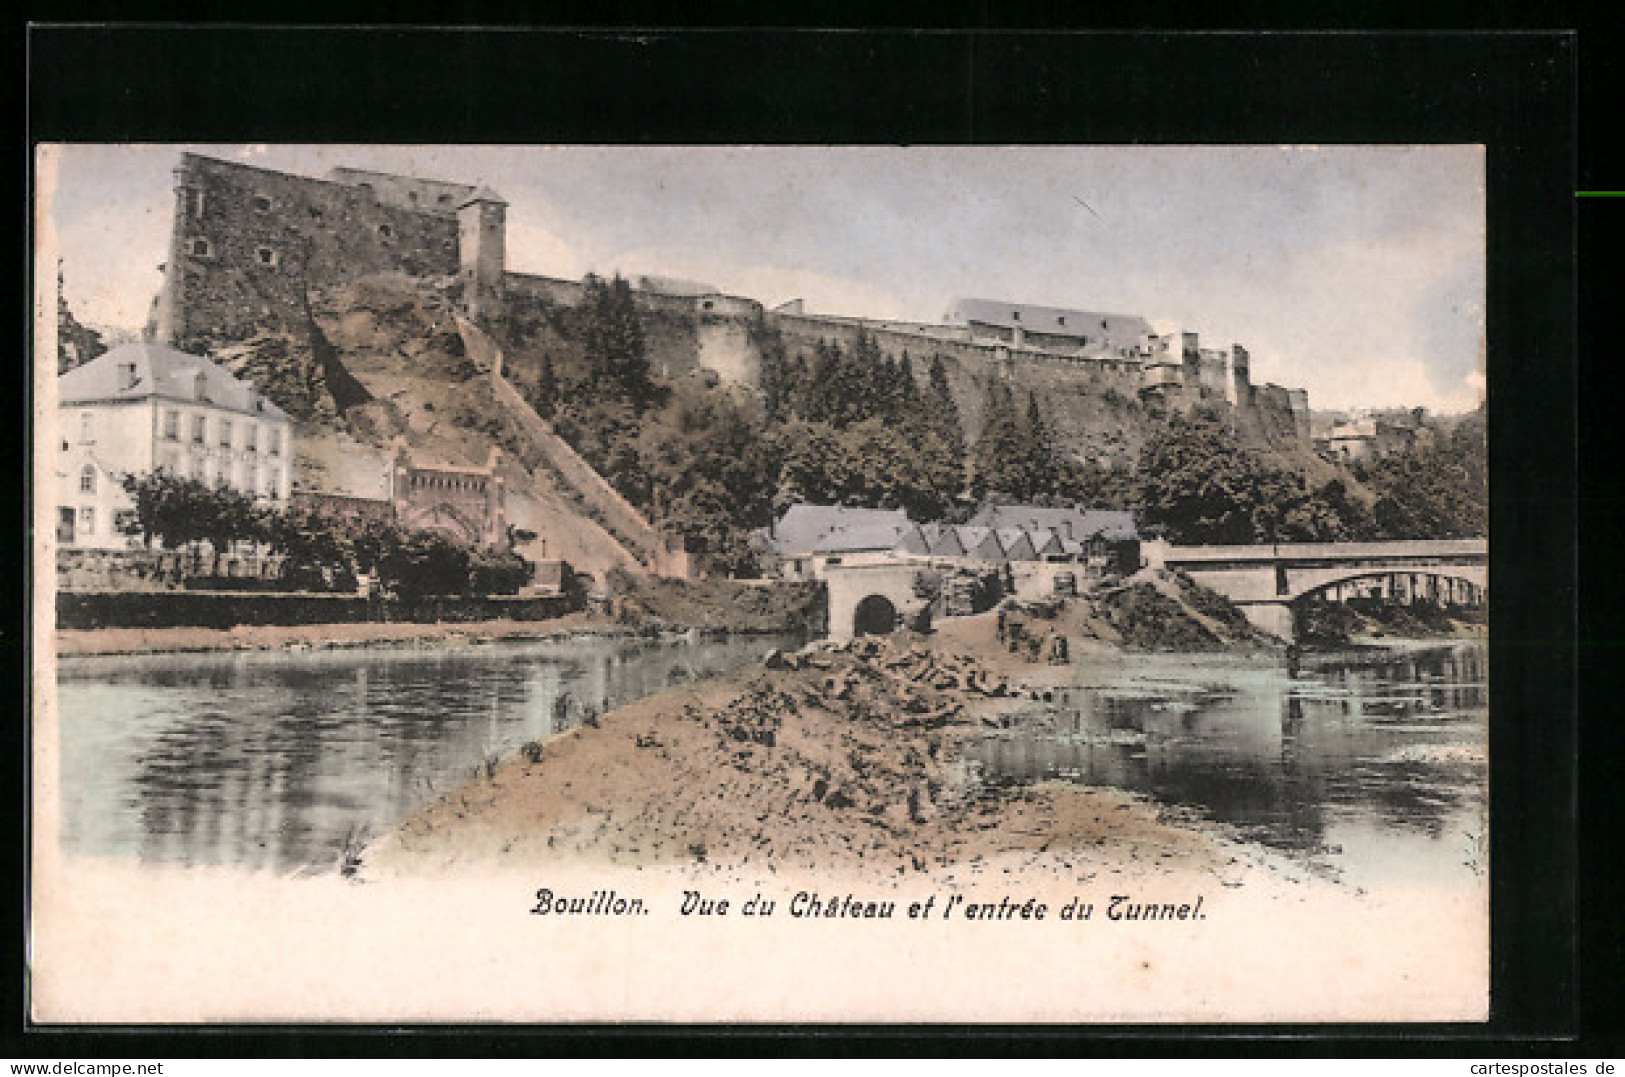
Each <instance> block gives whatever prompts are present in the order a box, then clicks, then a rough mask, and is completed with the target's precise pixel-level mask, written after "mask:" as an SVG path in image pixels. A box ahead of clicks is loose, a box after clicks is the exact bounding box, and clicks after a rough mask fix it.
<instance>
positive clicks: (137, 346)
mask: <svg viewBox="0 0 1625 1077" xmlns="http://www.w3.org/2000/svg"><path fill="white" fill-rule="evenodd" d="M56 384H57V397H58V400H59V402H60V403H62V404H64V405H71V404H99V403H117V402H122V401H135V400H146V399H151V398H158V399H163V400H176V401H181V402H184V403H206V404H210V405H212V406H214V407H217V408H227V409H229V410H232V411H240V412H244V413H246V414H250V415H258V416H261V417H262V418H266V419H287V418H288V415H287V413H286V412H284V411H283V410H282V409H281V408H279V407H277V406H276V405H275V404H273V403H271V401H270V400H268V399H266V398H265V397H264V396H263V395H261V394H260V392H259V390H258V389H256V388H255V387H254V386H253V385H252V384H250V383H248V382H246V381H242V380H241V379H239V378H236V377H234V376H233V375H231V374H230V373H229V372H227V371H226V370H225V368H223V367H221V366H219V365H218V364H216V363H214V362H213V361H211V360H209V359H207V358H205V357H204V356H201V355H192V354H190V353H188V352H183V351H177V350H176V349H174V348H171V347H168V346H167V345H164V344H155V343H151V342H146V341H143V342H139V343H133V344H120V345H119V346H118V347H116V348H113V349H111V350H109V351H107V352H105V353H104V354H102V355H99V356H97V357H96V358H95V359H92V360H91V361H90V362H88V363H85V364H84V365H83V366H77V367H74V368H73V369H72V370H70V371H68V372H67V373H66V374H63V375H62V376H61V377H59V378H58V379H57V382H56Z"/></svg>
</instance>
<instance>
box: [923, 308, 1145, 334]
mask: <svg viewBox="0 0 1625 1077" xmlns="http://www.w3.org/2000/svg"><path fill="white" fill-rule="evenodd" d="M948 322H949V323H950V324H952V325H968V324H970V323H971V322H980V323H982V324H983V325H995V326H1000V327H1003V328H1006V329H1016V328H1020V329H1026V330H1029V331H1031V332H1034V333H1048V334H1050V335H1052V336H1063V337H1085V336H1086V337H1088V338H1090V339H1091V340H1106V341H1110V342H1112V343H1114V344H1138V343H1139V342H1140V338H1141V337H1144V336H1147V335H1149V334H1151V333H1153V332H1155V330H1154V329H1152V328H1151V323H1150V322H1148V321H1146V320H1145V319H1144V318H1142V317H1140V316H1139V315H1138V314H1107V313H1104V312H1102V311H1091V310H1073V309H1071V308H1069V307H1043V306H1038V305H1037V304H1035V303H1010V302H1006V301H1004V300H998V299H970V298H966V299H955V300H954V301H953V304H952V306H950V307H949V308H948Z"/></svg>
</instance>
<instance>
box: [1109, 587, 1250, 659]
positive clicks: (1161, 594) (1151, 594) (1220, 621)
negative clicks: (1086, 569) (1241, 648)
mask: <svg viewBox="0 0 1625 1077" xmlns="http://www.w3.org/2000/svg"><path fill="white" fill-rule="evenodd" d="M1090 601H1091V602H1092V603H1093V604H1094V606H1095V608H1096V610H1097V611H1098V612H1099V613H1100V614H1101V615H1102V616H1103V617H1104V618H1105V619H1106V620H1107V621H1108V622H1109V623H1110V624H1111V626H1112V627H1113V629H1115V630H1116V632H1117V633H1118V636H1119V638H1120V639H1121V641H1122V643H1123V645H1124V646H1126V647H1130V648H1135V649H1139V650H1156V651H1214V650H1223V649H1225V648H1229V647H1233V646H1235V645H1236V644H1238V643H1251V644H1262V643H1264V642H1266V639H1267V638H1266V637H1265V636H1263V635H1261V634H1260V633H1259V631H1258V630H1257V629H1255V628H1254V627H1253V626H1252V624H1251V623H1250V622H1249V621H1248V620H1247V617H1246V615H1245V614H1243V613H1242V612H1241V611H1240V610H1239V609H1237V608H1236V607H1235V605H1234V604H1232V603H1231V602H1229V601H1228V600H1227V599H1225V598H1224V596H1222V595H1219V594H1216V593H1214V592H1212V591H1210V590H1208V589H1207V588H1205V587H1202V586H1200V585H1199V584H1197V583H1195V582H1193V581H1192V580H1191V579H1190V578H1189V577H1187V576H1184V575H1181V574H1179V573H1169V572H1163V571H1160V570H1152V569H1142V570H1141V571H1139V572H1137V573H1135V574H1134V575H1133V576H1131V577H1129V579H1128V580H1127V581H1125V583H1124V585H1123V586H1121V587H1116V588H1112V589H1109V590H1105V591H1099V592H1096V593H1095V594H1093V595H1091V596H1090Z"/></svg>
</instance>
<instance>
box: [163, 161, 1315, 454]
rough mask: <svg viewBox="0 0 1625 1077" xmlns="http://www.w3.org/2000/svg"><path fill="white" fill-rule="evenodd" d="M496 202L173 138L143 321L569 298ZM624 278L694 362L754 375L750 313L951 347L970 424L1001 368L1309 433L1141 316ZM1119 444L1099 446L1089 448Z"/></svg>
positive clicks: (253, 320)
mask: <svg viewBox="0 0 1625 1077" xmlns="http://www.w3.org/2000/svg"><path fill="white" fill-rule="evenodd" d="M506 210H507V204H506V202H504V200H503V199H502V197H501V196H500V195H498V194H496V193H495V192H493V191H490V190H488V189H485V188H482V187H477V186H475V185H471V184H463V183H453V182H449V181H444V180H434V179H423V178H419V177H412V176H401V175H395V174H392V173H385V172H377V171H371V170H367V169H358V168H335V169H333V170H331V171H330V172H329V174H328V175H327V176H325V177H313V176H302V175H294V174H291V173H286V172H278V171H275V170H272V169H267V168H261V167H258V166H255V165H249V164H244V163H242V162H236V161H225V160H220V159H217V158H212V157H206V156H202V155H198V154H191V153H188V154H183V155H182V157H181V160H180V163H179V165H178V166H177V167H176V169H175V210H174V222H173V228H172V234H171V242H170V251H169V257H168V260H167V261H166V263H165V266H164V282H163V287H162V290H161V292H160V294H159V297H158V299H157V301H156V303H155V310H154V319H153V322H154V330H155V334H156V336H157V337H158V338H159V339H160V340H162V341H163V342H165V343H169V344H172V345H174V346H176V347H183V348H189V349H192V350H205V351H206V350H209V349H210V348H213V347H217V346H219V345H221V344H225V343H231V342H235V341H240V340H243V339H246V338H247V337H250V336H252V335H253V334H254V333H255V332H257V331H259V330H261V329H264V328H269V327H275V326H282V327H298V326H302V325H303V324H304V322H305V319H306V318H307V317H308V305H307V304H308V296H309V294H310V291H311V290H312V289H314V288H320V287H324V286H329V285H333V284H342V283H347V282H350V281H353V280H356V279H358V278H361V277H366V276H371V275H374V274H378V273H391V272H393V273H402V274H406V275H408V276H413V277H420V278H422V277H430V278H433V277H441V278H445V279H446V280H447V282H448V285H452V286H455V287H456V289H457V292H456V294H457V296H458V299H459V301H460V302H461V304H462V306H463V308H464V310H465V311H466V312H467V313H468V314H469V316H470V317H472V318H474V319H475V320H477V321H478V320H481V319H483V318H488V317H490V316H494V315H495V314H497V313H499V312H500V311H501V310H502V309H503V307H504V304H505V303H506V302H507V301H508V297H509V296H510V295H511V296H514V297H518V296H521V295H523V296H529V297H531V298H533V299H540V300H542V301H544V302H549V303H554V304H559V305H569V306H573V305H576V304H578V303H579V302H580V301H581V298H582V296H583V295H584V292H585V289H584V287H583V285H582V283H581V282H580V281H571V280H565V279H560V278H553V277H548V276H543V275H539V274H533V273H516V272H510V271H509V270H508V268H507V264H506V260H507V258H506V230H507V220H506ZM633 280H634V282H635V283H634V288H633V294H634V296H635V298H636V302H637V303H638V305H639V307H640V308H641V309H644V310H646V311H656V312H662V313H666V314H676V315H681V316H684V317H685V318H686V319H688V320H689V321H690V324H692V325H694V326H695V332H694V340H693V350H694V352H695V358H694V364H695V365H698V366H705V367H708V368H709V369H712V370H713V371H715V372H716V373H717V374H718V375H719V376H721V377H723V378H724V379H726V380H731V381H737V382H743V383H745V384H754V383H755V382H756V381H757V379H759V377H760V372H761V364H762V362H763V356H762V354H761V350H760V347H759V344H758V342H757V340H756V339H755V336H754V334H753V333H752V331H751V330H752V328H753V327H754V326H755V325H757V324H758V323H760V324H762V325H765V326H766V327H767V328H769V329H773V330H777V331H778V333H779V334H780V336H781V337H782V339H784V340H785V341H786V342H787V344H788V345H790V346H791V347H792V348H807V347H811V346H812V345H814V344H815V343H816V342H818V341H825V340H827V341H831V342H840V343H842V344H843V345H847V346H850V345H851V344H853V343H855V342H856V340H857V338H858V336H859V334H867V335H869V336H871V337H873V338H874V340H875V341H876V342H877V343H878V344H879V346H880V348H881V350H882V351H884V352H886V353H889V354H892V355H894V356H896V355H900V354H902V353H904V352H908V353H910V354H912V355H915V356H916V357H918V358H919V359H920V360H922V361H923V360H925V359H926V358H927V357H929V356H941V357H943V358H944V359H946V360H948V361H950V362H951V363H952V364H953V366H954V367H955V369H956V372H957V374H958V378H959V381H960V383H961V384H962V386H963V387H964V389H963V391H964V394H965V397H966V408H965V410H968V411H969V412H970V414H971V418H972V420H973V423H974V415H975V413H976V412H977V410H978V405H977V404H976V403H975V402H974V400H973V397H974V395H975V394H974V393H973V392H972V389H971V386H973V385H985V384H986V382H987V381H988V380H989V379H993V378H1004V379H1007V380H1008V379H1016V380H1022V381H1027V382H1031V383H1033V384H1034V385H1042V386H1044V387H1045V391H1046V393H1048V394H1050V395H1051V396H1052V397H1053V398H1054V403H1056V404H1060V403H1061V401H1062V398H1063V397H1064V398H1067V399H1071V398H1073V397H1074V396H1075V395H1076V394H1084V395H1086V396H1087V395H1091V394H1092V395H1094V396H1097V397H1102V396H1103V397H1106V398H1107V399H1108V400H1116V399H1118V398H1122V399H1125V400H1131V401H1135V402H1136V403H1137V404H1138V405H1139V406H1141V407H1142V408H1143V409H1144V410H1145V411H1146V412H1148V413H1150V414H1156V413H1162V412H1167V411H1170V410H1181V409H1186V408H1189V407H1193V406H1196V405H1198V404H1202V403H1207V404H1213V405H1227V406H1228V407H1229V408H1231V409H1233V412H1234V414H1235V416H1236V418H1237V422H1236V425H1237V428H1238V429H1239V430H1243V431H1245V430H1254V431H1257V438H1258V439H1260V440H1263V441H1267V442H1270V443H1281V442H1297V443H1300V444H1302V445H1303V446H1305V447H1307V445H1308V444H1309V413H1308V401H1307V397H1306V394H1304V392H1303V391H1302V390H1289V389H1284V388H1281V387H1279V386H1275V385H1263V386H1254V385H1253V384H1252V381H1251V360H1250V356H1249V355H1248V352H1247V349H1246V348H1245V347H1243V346H1242V345H1240V344H1232V345H1230V346H1229V347H1227V348H1211V347H1203V346H1202V345H1201V341H1200V339H1199V338H1198V336H1197V334H1196V333H1194V332H1192V331H1189V330H1184V329H1181V330H1178V331H1175V332H1168V333H1159V332H1158V331H1157V330H1156V329H1155V328H1154V327H1153V326H1152V325H1151V323H1150V322H1149V321H1147V320H1146V319H1145V318H1143V317H1141V316H1139V315H1134V314H1118V313H1108V312H1100V311H1092V310H1084V309H1075V308H1064V307H1051V306H1043V305H1038V304H1031V303H1012V302H1007V301H1002V300H993V299H979V298H963V299H956V300H954V301H953V302H952V303H951V304H950V306H949V309H948V312H947V314H946V315H945V317H944V318H943V320H942V321H941V322H938V323H932V322H912V321H899V320H884V319H871V318H859V317H853V316H847V315H840V314H815V313H810V312H807V311H806V310H805V304H804V303H802V302H801V301H799V300H796V301H792V302H791V303H787V304H784V305H782V306H780V307H778V308H776V309H774V310H771V311H768V310H765V309H764V308H763V306H762V304H761V303H760V302H758V301H757V300H755V299H751V298H748V297H744V296H735V295H729V294H726V293H723V292H721V291H718V290H717V289H715V288H714V287H713V286H711V285H706V284H701V283H698V282H693V281H683V280H677V279H675V278H667V277H660V276H653V275H650V276H641V277H634V278H633ZM1114 406H1115V405H1114ZM1085 410H1087V409H1085ZM1078 422H1079V423H1080V424H1085V425H1086V420H1084V419H1079V420H1078ZM1062 425H1065V424H1064V423H1063V424H1062ZM1084 436H1085V435H1084V432H1082V429H1081V427H1080V432H1079V433H1078V437H1080V438H1082V437H1084ZM1118 440H1119V441H1122V439H1118ZM1122 444H1128V442H1122ZM1107 448H1108V449H1110V447H1109V446H1108V447H1107ZM1121 451H1122V449H1121V446H1119V447H1118V448H1115V449H1110V452H1107V451H1105V450H1102V454H1101V458H1102V459H1105V458H1107V457H1108V456H1110V455H1112V454H1113V453H1118V452H1121Z"/></svg>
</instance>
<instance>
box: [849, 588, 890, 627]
mask: <svg viewBox="0 0 1625 1077" xmlns="http://www.w3.org/2000/svg"><path fill="white" fill-rule="evenodd" d="M897 622H898V616H897V607H896V606H895V605H893V604H892V600H891V599H889V598H887V597H886V596H885V595H868V596H867V597H865V598H864V599H863V600H862V601H860V602H859V603H858V604H857V607H856V608H855V609H854V610H853V611H852V634H853V635H854V636H884V635H887V634H889V633H891V632H894V631H896V629H897Z"/></svg>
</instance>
